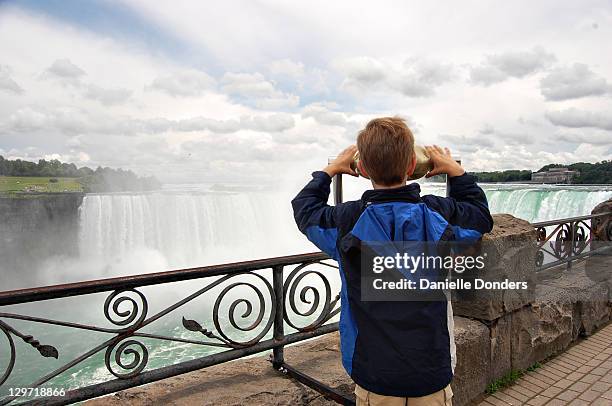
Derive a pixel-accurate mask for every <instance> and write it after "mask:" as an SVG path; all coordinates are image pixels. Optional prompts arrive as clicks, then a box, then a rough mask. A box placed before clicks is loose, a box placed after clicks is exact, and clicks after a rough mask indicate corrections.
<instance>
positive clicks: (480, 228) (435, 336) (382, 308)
mask: <svg viewBox="0 0 612 406" xmlns="http://www.w3.org/2000/svg"><path fill="white" fill-rule="evenodd" d="M330 183H331V178H330V176H329V175H328V174H327V173H325V172H314V173H313V174H312V180H311V181H310V182H309V183H308V184H307V185H306V186H305V187H304V189H302V191H301V192H300V193H299V194H298V195H297V196H296V197H295V198H294V199H293V201H292V202H291V203H292V205H293V211H294V216H295V221H296V223H297V225H298V227H299V229H300V231H301V232H302V233H304V234H305V235H306V236H307V237H308V239H309V240H310V241H312V242H313V243H314V244H315V245H316V246H317V247H319V248H320V249H321V250H322V251H324V252H325V253H327V254H328V255H329V256H330V257H331V258H333V259H334V260H336V261H338V263H339V265H340V277H341V281H342V287H341V292H340V300H341V311H340V323H339V325H340V347H341V351H342V364H343V365H344V368H345V369H346V371H347V372H348V374H349V375H350V376H351V378H352V379H353V380H354V381H355V383H357V384H358V385H359V386H361V387H362V388H364V389H366V390H368V391H371V392H374V393H378V394H381V395H386V396H399V397H419V396H425V395H429V394H431V393H434V392H437V391H439V390H441V389H443V388H444V387H446V386H447V385H448V384H449V383H450V381H451V379H452V376H453V369H454V338H453V328H452V308H451V306H450V302H447V301H362V300H361V275H360V273H361V264H360V261H361V255H360V252H359V249H355V247H359V244H358V243H359V241H363V242H366V241H367V242H370V241H383V242H384V241H433V242H436V241H441V240H464V239H478V238H480V236H481V235H482V234H483V233H487V232H489V231H491V229H492V227H493V219H492V218H491V214H490V213H489V208H488V205H487V199H486V196H485V194H484V192H483V190H482V189H481V188H480V187H479V186H478V185H477V184H476V182H475V179H474V177H473V176H471V175H468V174H464V175H462V176H457V177H453V178H451V179H450V196H449V197H447V198H443V197H438V196H433V195H425V196H420V187H419V185H418V184H417V183H412V184H409V185H406V186H402V187H399V188H395V189H378V190H368V191H366V192H365V193H364V194H363V196H362V197H361V200H357V201H350V202H346V203H341V204H339V205H337V206H330V205H328V204H327V201H328V198H329V193H330Z"/></svg>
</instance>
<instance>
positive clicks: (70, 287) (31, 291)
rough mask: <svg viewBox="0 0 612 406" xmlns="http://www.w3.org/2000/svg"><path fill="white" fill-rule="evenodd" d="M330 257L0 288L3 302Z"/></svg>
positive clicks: (313, 255) (317, 254) (307, 256)
mask: <svg viewBox="0 0 612 406" xmlns="http://www.w3.org/2000/svg"><path fill="white" fill-rule="evenodd" d="M328 258H329V257H328V256H327V255H326V254H324V253H322V252H312V253H308V254H297V255H287V256H282V257H275V258H266V259H257V260H253V261H241V262H233V263H227V264H219V265H209V266H203V267H196V268H185V269H177V270H172V271H163V272H154V273H147V274H142V275H130V276H120V277H116V278H105V279H94V280H89V281H86V282H75V283H65V284H60V285H50V286H42V287H36V288H27V289H17V290H8V291H0V306H5V305H13V304H19V303H26V302H37V301H40V300H47V299H58V298H63V297H70V296H80V295H87V294H91V293H99V292H108V291H111V290H116V289H130V288H134V287H140V286H150V285H158V284H161V283H169V282H179V281H186V280H190V279H198V278H205V277H210V276H220V275H235V274H238V273H241V272H245V271H253V270H259V269H265V268H271V267H273V266H275V265H281V266H284V265H292V264H296V263H302V262H311V261H321V260H324V259H328Z"/></svg>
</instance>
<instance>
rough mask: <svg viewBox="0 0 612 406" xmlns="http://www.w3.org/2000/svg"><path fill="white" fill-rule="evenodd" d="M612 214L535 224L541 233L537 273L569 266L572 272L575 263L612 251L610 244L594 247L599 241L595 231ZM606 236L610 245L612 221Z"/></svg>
mask: <svg viewBox="0 0 612 406" xmlns="http://www.w3.org/2000/svg"><path fill="white" fill-rule="evenodd" d="M611 216H612V212H607V213H598V214H590V215H587V216H579V217H570V218H565V219H558V220H550V221H542V222H539V223H532V225H533V227H534V228H535V230H536V233H537V242H538V252H537V254H536V270H545V269H549V268H554V267H558V266H561V265H566V267H567V269H571V268H572V262H574V261H576V260H580V259H583V258H585V257H587V256H589V255H593V254H594V253H595V250H597V252H604V251H606V250H608V249H609V244H605V245H602V246H600V247H597V248H595V247H593V245H592V242H593V241H595V240H596V238H597V237H596V235H595V234H596V233H595V229H596V228H598V227H597V226H598V225H599V222H600V221H603V220H604V219H606V218H607V217H611ZM599 232H600V233H604V234H606V235H605V238H606V239H607V241H612V221H608V222H607V224H606V226H605V229H603V230H599Z"/></svg>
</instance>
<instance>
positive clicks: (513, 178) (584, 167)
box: [473, 161, 612, 184]
mask: <svg viewBox="0 0 612 406" xmlns="http://www.w3.org/2000/svg"><path fill="white" fill-rule="evenodd" d="M550 168H567V169H569V170H571V171H579V172H580V175H578V176H576V177H574V178H573V180H572V183H573V184H590V183H599V184H612V161H601V162H597V163H594V164H592V163H588V162H577V163H574V164H570V165H562V164H548V165H545V166H543V167H542V168H540V170H538V171H537V172H548V170H549V169H550ZM473 175H474V176H476V178H477V179H478V181H479V182H524V181H528V180H531V171H529V170H508V171H495V172H473Z"/></svg>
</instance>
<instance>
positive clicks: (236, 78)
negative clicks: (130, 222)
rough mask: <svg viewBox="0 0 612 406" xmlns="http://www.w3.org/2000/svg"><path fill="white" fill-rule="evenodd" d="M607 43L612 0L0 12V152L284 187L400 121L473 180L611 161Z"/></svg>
mask: <svg viewBox="0 0 612 406" xmlns="http://www.w3.org/2000/svg"><path fill="white" fill-rule="evenodd" d="M433 3H435V5H434V4H433ZM610 38H612V2H611V1H590V0H585V1H559V0H555V1H538V2H533V1H512V2H508V1H503V2H502V1H499V2H491V1H484V0H483V1H469V0H466V1H461V2H451V1H449V2H446V3H445V2H426V1H422V2H417V1H413V2H406V1H379V2H371V1H334V2H329V1H300V2H295V1H294V2H290V1H273V0H258V1H241V2H239V1H232V0H226V1H223V2H203V1H195V0H194V1H187V0H173V1H165V2H161V1H147V0H108V1H103V0H94V1H80V0H56V1H55V0H49V1H44V2H41V1H35V0H32V1H3V2H2V1H0V154H1V155H4V156H5V157H9V158H22V159H31V160H35V159H39V158H58V159H60V160H62V161H67V162H75V163H76V164H77V165H79V166H82V165H87V166H90V167H96V166H98V165H103V166H111V167H123V168H130V169H133V170H135V171H137V172H138V173H140V174H153V175H156V176H157V177H159V178H160V179H161V180H163V181H165V182H197V181H210V180H222V181H228V182H229V181H232V180H239V181H244V180H248V181H253V182H259V181H266V180H267V179H270V177H271V176H270V174H274V176H276V177H279V178H282V179H292V177H294V176H297V175H296V173H299V172H300V171H303V170H306V169H315V168H316V167H318V166H322V165H323V164H324V163H325V162H326V160H327V157H328V156H331V155H335V154H336V153H337V151H338V150H339V149H341V148H343V147H345V146H346V145H348V144H350V143H352V142H354V140H355V136H356V132H357V131H358V130H359V128H360V127H362V126H363V125H364V124H365V123H366V122H367V121H368V120H369V119H370V118H372V117H375V116H381V115H400V116H403V117H405V118H406V119H407V120H408V121H409V123H410V125H411V128H412V129H413V130H414V132H415V134H416V137H417V142H419V143H421V144H431V143H439V144H442V145H448V146H450V147H451V148H452V149H453V150H454V151H456V152H457V153H458V154H460V156H461V158H462V160H463V162H464V164H465V166H466V167H467V168H468V169H469V170H498V169H511V168H528V169H538V168H539V167H541V166H542V165H545V164H547V163H551V162H559V163H571V162H576V161H589V162H595V161H599V160H602V159H611V157H612V49H611V45H610Z"/></svg>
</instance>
